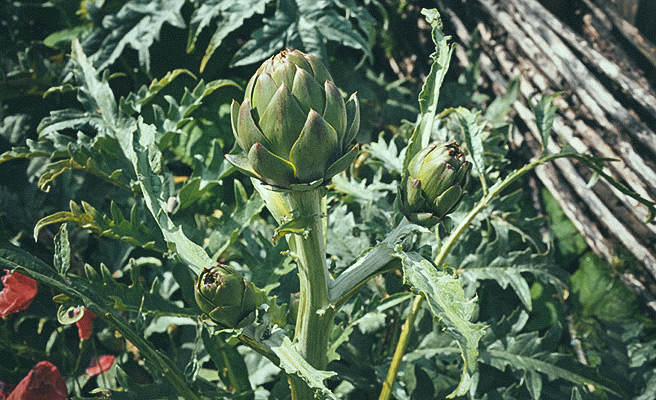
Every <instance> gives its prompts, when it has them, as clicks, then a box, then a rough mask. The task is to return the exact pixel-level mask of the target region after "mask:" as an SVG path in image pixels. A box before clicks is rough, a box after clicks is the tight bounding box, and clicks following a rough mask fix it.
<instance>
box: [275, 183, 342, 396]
mask: <svg viewBox="0 0 656 400" xmlns="http://www.w3.org/2000/svg"><path fill="white" fill-rule="evenodd" d="M286 198H287V199H288V202H289V205H290V208H291V210H292V213H293V216H294V218H302V219H305V220H307V221H308V225H307V229H306V232H305V234H292V235H289V236H288V243H289V248H290V250H291V251H292V253H293V256H294V258H295V259H296V262H297V264H298V276H299V280H300V296H299V308H298V315H297V318H296V330H295V332H294V338H295V340H296V342H297V348H298V351H299V352H300V353H301V355H302V356H303V357H304V358H305V360H306V361H307V362H308V363H310V365H312V366H313V367H314V368H316V369H320V370H323V369H326V366H327V364H328V355H327V352H328V337H329V335H330V333H331V331H332V325H333V318H334V316H335V312H334V309H333V308H332V307H330V302H329V299H328V283H329V279H330V278H329V275H328V268H327V265H326V249H325V246H324V238H323V225H322V222H321V219H322V218H321V198H322V192H321V191H319V190H311V191H307V192H290V193H287V194H286ZM291 385H292V398H293V399H294V400H310V399H313V398H314V393H313V392H312V390H311V389H310V388H308V387H307V385H306V384H305V382H303V381H302V380H301V379H299V378H296V377H292V378H291Z"/></svg>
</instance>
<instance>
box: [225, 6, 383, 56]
mask: <svg viewBox="0 0 656 400" xmlns="http://www.w3.org/2000/svg"><path fill="white" fill-rule="evenodd" d="M338 4H339V5H340V6H342V8H347V9H348V8H349V7H345V6H344V4H341V3H338ZM349 10H350V9H349ZM347 15H349V14H348V13H347ZM354 15H356V16H357V17H360V19H363V18H364V17H363V16H364V15H369V14H368V12H367V11H366V10H365V9H363V8H360V9H358V13H355V14H354ZM372 21H375V20H373V18H372V17H371V16H370V15H369V18H368V19H367V20H366V22H365V23H364V26H365V33H366V34H367V35H368V36H369V35H370V34H371V25H370V24H371V23H372ZM367 23H368V24H369V25H367ZM327 42H337V43H339V44H341V45H343V46H346V47H351V48H354V49H356V50H360V51H362V52H363V54H364V57H363V60H364V58H365V57H369V58H371V57H372V54H371V45H370V42H368V41H367V38H365V37H364V36H362V33H361V32H360V30H358V29H356V28H355V27H354V24H352V23H351V21H350V20H349V19H347V18H346V17H344V16H342V15H341V14H340V12H338V11H337V10H336V7H335V2H333V1H308V0H278V2H277V8H276V12H275V14H274V15H273V17H272V18H268V19H265V20H264V26H263V27H262V28H260V29H258V30H256V31H255V32H254V33H253V35H252V36H251V39H250V40H249V41H248V42H246V44H244V46H242V48H240V49H239V51H237V53H236V54H235V56H234V57H233V59H232V62H231V65H232V66H241V65H247V64H251V63H254V62H257V61H261V60H263V59H265V58H267V57H269V56H270V55H272V54H274V53H275V52H276V51H278V50H282V49H283V48H284V47H288V48H295V49H298V50H302V51H305V52H307V53H312V54H314V55H315V56H317V57H319V58H320V59H321V60H322V61H323V62H324V63H326V64H327V63H328V61H329V60H328V54H327V51H326V43H327Z"/></svg>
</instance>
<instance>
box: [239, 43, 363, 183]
mask: <svg viewBox="0 0 656 400" xmlns="http://www.w3.org/2000/svg"><path fill="white" fill-rule="evenodd" d="M230 112H231V121H232V131H233V133H234V135H235V138H236V140H237V144H238V145H239V147H241V148H242V150H244V152H245V153H246V154H247V156H243V155H237V154H228V155H226V158H227V159H228V161H230V162H231V163H232V164H233V165H235V166H236V167H237V168H238V169H240V170H242V171H243V172H245V173H247V174H249V175H251V176H253V177H256V178H258V179H260V180H261V181H263V182H264V183H266V184H268V185H272V186H276V187H280V188H285V189H292V190H307V189H310V188H313V187H316V186H319V185H321V184H322V183H325V182H327V181H328V180H329V179H330V178H332V177H333V176H335V175H336V174H338V173H339V172H341V171H343V170H344V169H346V168H348V166H349V165H350V164H351V163H352V162H353V160H355V157H356V156H357V152H358V146H357V145H352V144H351V143H352V142H353V140H354V139H355V136H356V135H357V133H358V130H359V128H360V106H359V103H358V98H357V96H356V94H355V93H354V94H353V95H351V97H350V98H349V100H348V101H346V102H344V99H343V98H342V95H341V93H340V91H339V89H338V88H337V86H335V84H334V83H333V82H332V77H331V76H330V73H329V72H328V70H327V69H326V67H324V65H323V64H322V63H321V62H320V61H319V60H318V59H317V58H316V57H314V56H312V55H310V54H305V53H302V52H300V51H298V50H285V51H282V52H281V53H279V54H277V55H275V56H273V57H271V58H270V59H268V60H266V61H265V62H264V63H263V64H262V65H261V66H260V68H259V69H258V70H257V71H256V72H255V74H254V75H253V77H252V78H251V79H250V81H249V82H248V85H247V86H246V93H245V95H244V101H243V102H242V103H241V104H239V103H238V102H236V101H234V100H233V102H232V107H231V110H230Z"/></svg>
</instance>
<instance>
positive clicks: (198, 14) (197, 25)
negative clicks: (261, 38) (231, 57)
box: [187, 0, 271, 72]
mask: <svg viewBox="0 0 656 400" xmlns="http://www.w3.org/2000/svg"><path fill="white" fill-rule="evenodd" d="M269 2H271V0H249V1H238V2H229V1H222V0H212V1H205V2H203V3H202V4H200V7H198V8H197V9H196V10H194V13H193V14H192V16H191V22H190V24H189V25H190V26H189V41H188V42H187V52H192V51H193V50H194V47H195V46H196V40H197V39H198V36H199V35H200V34H201V32H202V31H203V30H204V29H205V28H206V27H207V26H208V25H209V24H210V22H211V21H212V20H213V19H215V18H218V21H217V26H216V30H215V31H214V33H213V34H212V38H211V39H210V43H209V44H208V45H207V48H206V49H205V55H204V56H203V59H202V61H201V64H200V71H201V72H202V71H203V70H204V69H205V66H206V65H207V62H208V61H209V60H210V58H211V57H212V55H213V54H214V52H215V51H216V49H218V48H219V46H221V43H223V39H225V38H226V37H227V36H228V35H229V34H230V33H231V32H233V31H235V30H237V29H238V28H240V27H241V26H242V25H243V24H244V21H245V20H247V19H248V18H251V17H252V16H253V15H255V14H263V13H264V9H265V6H266V4H267V3H269Z"/></svg>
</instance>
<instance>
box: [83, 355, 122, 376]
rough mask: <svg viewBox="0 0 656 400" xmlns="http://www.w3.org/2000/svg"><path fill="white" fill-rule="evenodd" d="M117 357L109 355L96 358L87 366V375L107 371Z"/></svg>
mask: <svg viewBox="0 0 656 400" xmlns="http://www.w3.org/2000/svg"><path fill="white" fill-rule="evenodd" d="M115 358H116V357H115V356H108V355H104V356H100V357H98V358H94V359H93V361H92V362H91V365H90V366H89V368H87V375H89V376H96V375H98V374H100V373H101V372H103V371H107V370H108V369H109V368H111V366H112V364H113V363H114V359H115Z"/></svg>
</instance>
